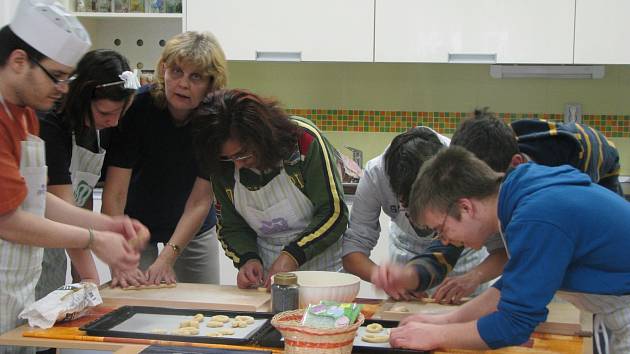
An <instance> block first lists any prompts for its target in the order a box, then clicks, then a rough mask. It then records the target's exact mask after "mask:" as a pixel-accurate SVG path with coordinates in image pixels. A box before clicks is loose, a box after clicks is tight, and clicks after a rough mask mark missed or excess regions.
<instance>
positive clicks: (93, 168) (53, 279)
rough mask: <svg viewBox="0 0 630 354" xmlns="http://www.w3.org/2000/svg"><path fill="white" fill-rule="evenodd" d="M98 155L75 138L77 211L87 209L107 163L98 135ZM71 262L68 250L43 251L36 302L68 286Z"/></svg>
mask: <svg viewBox="0 0 630 354" xmlns="http://www.w3.org/2000/svg"><path fill="white" fill-rule="evenodd" d="M96 143H97V146H98V149H99V151H98V152H96V153H95V152H92V151H90V150H89V149H86V148H84V147H81V146H79V145H77V143H76V139H75V136H74V134H72V158H71V160H70V168H69V171H70V178H71V180H72V193H73V195H74V202H75V204H76V205H77V206H78V207H84V206H85V204H86V203H87V201H88V200H89V199H90V197H91V196H92V191H93V190H94V187H95V186H96V183H98V180H99V179H100V178H101V169H102V168H103V162H104V161H105V152H106V151H105V149H103V148H101V141H100V135H99V132H98V130H97V131H96ZM67 268H68V261H67V258H66V250H65V249H63V248H46V249H44V260H43V262H42V275H41V276H40V278H39V282H38V283H37V287H36V288H35V299H41V298H42V297H44V296H46V295H48V294H49V293H50V292H51V291H53V290H56V289H57V288H59V287H60V286H63V285H64V284H65V283H66V271H67Z"/></svg>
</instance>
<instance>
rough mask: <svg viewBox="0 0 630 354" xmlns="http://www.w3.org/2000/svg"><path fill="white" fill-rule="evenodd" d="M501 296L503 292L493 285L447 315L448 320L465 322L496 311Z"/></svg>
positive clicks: (450, 321)
mask: <svg viewBox="0 0 630 354" xmlns="http://www.w3.org/2000/svg"><path fill="white" fill-rule="evenodd" d="M500 297H501V292H500V291H499V290H497V289H496V288H493V287H491V288H489V289H487V290H486V291H484V292H483V293H481V294H480V295H479V296H477V297H475V298H473V299H472V300H470V301H468V302H467V303H465V304H464V305H462V306H460V307H459V309H457V310H456V311H453V312H451V313H449V314H448V315H447V316H448V322H449V323H464V322H470V321H476V320H478V319H479V318H481V317H482V316H485V315H487V314H489V313H492V312H494V311H496V310H497V305H498V303H499V298H500Z"/></svg>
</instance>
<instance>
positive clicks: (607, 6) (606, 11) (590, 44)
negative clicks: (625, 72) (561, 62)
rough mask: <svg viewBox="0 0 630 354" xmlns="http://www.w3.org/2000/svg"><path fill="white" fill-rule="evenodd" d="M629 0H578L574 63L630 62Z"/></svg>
mask: <svg viewBox="0 0 630 354" xmlns="http://www.w3.org/2000/svg"><path fill="white" fill-rule="evenodd" d="M628 14H630V1H627V0H576V11H575V63H576V64H630V45H629V44H628V37H630V28H629V27H628V24H627V20H628Z"/></svg>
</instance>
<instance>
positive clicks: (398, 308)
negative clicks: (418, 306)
mask: <svg viewBox="0 0 630 354" xmlns="http://www.w3.org/2000/svg"><path fill="white" fill-rule="evenodd" d="M390 311H393V312H409V309H408V308H407V307H406V306H403V305H397V306H394V307H392V308H391V310H390Z"/></svg>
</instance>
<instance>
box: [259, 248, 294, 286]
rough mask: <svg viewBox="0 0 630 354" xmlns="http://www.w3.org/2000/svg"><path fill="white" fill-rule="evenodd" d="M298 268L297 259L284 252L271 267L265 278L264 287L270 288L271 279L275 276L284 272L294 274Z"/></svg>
mask: <svg viewBox="0 0 630 354" xmlns="http://www.w3.org/2000/svg"><path fill="white" fill-rule="evenodd" d="M298 268H299V267H298V264H297V262H296V261H295V259H293V257H291V256H290V255H288V254H287V253H284V252H282V253H280V255H279V256H278V258H276V260H275V261H274V262H273V264H272V265H271V267H269V273H268V274H267V277H266V278H265V284H264V287H266V288H269V286H270V285H271V277H272V276H273V275H274V274H276V273H282V272H293V271H296V270H298Z"/></svg>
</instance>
